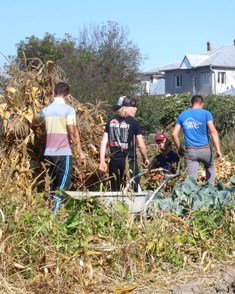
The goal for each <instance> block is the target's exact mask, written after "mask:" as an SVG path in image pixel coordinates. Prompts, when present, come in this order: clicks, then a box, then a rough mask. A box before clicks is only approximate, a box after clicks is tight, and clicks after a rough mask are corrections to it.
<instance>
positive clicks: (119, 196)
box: [65, 170, 179, 217]
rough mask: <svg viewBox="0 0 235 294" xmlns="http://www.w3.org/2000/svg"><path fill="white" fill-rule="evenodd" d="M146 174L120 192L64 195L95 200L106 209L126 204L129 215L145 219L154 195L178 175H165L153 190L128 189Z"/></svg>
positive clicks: (69, 192) (134, 178)
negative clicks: (140, 216)
mask: <svg viewBox="0 0 235 294" xmlns="http://www.w3.org/2000/svg"><path fill="white" fill-rule="evenodd" d="M147 172H149V170H144V171H143V172H141V173H139V174H138V175H136V176H134V177H133V178H132V179H131V180H130V182H129V183H128V184H127V186H126V187H125V188H124V189H123V190H122V191H118V192H116V191H113V192H108V191H65V194H66V195H68V196H70V197H72V198H73V199H77V200H82V199H88V198H95V199H96V200H98V202H99V203H101V204H102V205H104V206H106V207H110V206H111V205H113V204H115V203H120V202H122V203H126V204H127V205H128V211H129V213H143V215H144V217H146V215H147V211H148V208H149V206H150V205H151V202H152V201H153V199H154V197H155V196H156V194H157V193H158V192H159V191H160V190H161V188H162V187H163V186H164V185H165V184H166V183H167V182H168V181H171V180H172V179H173V178H175V177H178V176H179V173H177V174H170V175H167V176H166V177H165V178H164V180H163V181H162V182H161V184H160V185H159V186H158V187H157V188H156V189H155V190H147V191H139V192H133V191H130V190H129V189H130V187H131V186H132V184H133V183H134V182H135V180H136V179H137V178H138V177H140V176H142V175H144V174H146V173H147Z"/></svg>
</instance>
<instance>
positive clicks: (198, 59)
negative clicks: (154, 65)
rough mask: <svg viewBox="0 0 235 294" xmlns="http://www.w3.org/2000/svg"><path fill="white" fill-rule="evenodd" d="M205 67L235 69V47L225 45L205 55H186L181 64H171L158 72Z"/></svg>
mask: <svg viewBox="0 0 235 294" xmlns="http://www.w3.org/2000/svg"><path fill="white" fill-rule="evenodd" d="M204 66H214V67H226V68H235V45H224V46H222V47H220V48H218V49H213V50H210V51H208V52H206V53H205V54H197V55H193V54H186V55H185V57H184V59H183V61H182V62H181V63H171V64H168V65H166V66H164V67H161V68H158V70H160V71H168V70H169V71H170V70H174V69H188V68H197V67H204Z"/></svg>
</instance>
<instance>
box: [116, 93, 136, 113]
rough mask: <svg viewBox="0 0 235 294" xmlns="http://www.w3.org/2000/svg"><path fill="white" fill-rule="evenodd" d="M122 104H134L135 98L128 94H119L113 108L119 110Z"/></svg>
mask: <svg viewBox="0 0 235 294" xmlns="http://www.w3.org/2000/svg"><path fill="white" fill-rule="evenodd" d="M122 106H134V107H135V106H136V99H135V98H132V97H129V96H121V97H119V98H118V102H117V104H116V105H115V106H114V107H113V110H119V109H120V108H121V107H122Z"/></svg>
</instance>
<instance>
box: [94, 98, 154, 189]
mask: <svg viewBox="0 0 235 294" xmlns="http://www.w3.org/2000/svg"><path fill="white" fill-rule="evenodd" d="M113 109H114V110H115V111H117V114H116V115H115V116H114V117H113V118H112V119H110V120H109V121H108V122H107V124H106V127H105V130H104V135H103V138H102V141H101V145H100V165H99V169H100V170H101V171H102V172H106V171H107V169H108V166H107V163H106V161H105V154H106V149H107V146H109V149H110V162H109V175H110V177H111V189H112V191H120V190H121V187H122V186H123V184H125V183H124V180H125V179H126V176H127V175H126V162H128V165H129V166H128V172H129V173H130V176H131V177H133V176H135V175H138V173H139V168H138V162H137V154H136V145H137V146H138V148H139V151H140V153H141V155H142V158H143V162H144V164H146V165H148V164H149V160H148V157H147V149H146V145H145V143H144V138H143V131H142V127H141V125H140V123H139V122H138V121H137V120H135V119H134V117H135V115H136V111H137V107H136V99H135V98H133V97H130V96H121V97H120V98H119V99H118V102H117V105H116V106H114V108H113ZM138 184H139V179H136V180H135V184H134V187H133V188H134V191H138Z"/></svg>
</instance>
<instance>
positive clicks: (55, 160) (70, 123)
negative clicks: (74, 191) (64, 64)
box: [33, 82, 86, 191]
mask: <svg viewBox="0 0 235 294" xmlns="http://www.w3.org/2000/svg"><path fill="white" fill-rule="evenodd" d="M69 94H70V88H69V85H68V84H67V83H64V82H59V83H57V84H56V85H55V88H54V99H53V102H52V103H51V104H49V105H48V106H46V107H45V108H43V109H42V110H41V112H40V113H39V115H38V116H37V117H35V118H34V119H33V125H34V124H36V123H40V122H41V121H44V123H45V127H46V148H45V152H44V158H45V161H46V162H47V163H48V165H49V169H48V174H49V176H50V178H51V181H52V182H51V190H52V191H55V190H59V189H63V190H69V188H70V185H71V179H72V168H73V164H72V149H71V144H74V145H75V150H76V151H77V153H78V156H79V160H84V159H85V158H86V156H85V154H84V152H83V151H82V150H81V144H80V136H79V132H78V128H77V125H76V113H75V109H74V108H73V107H71V106H70V105H68V104H66V98H67V97H68V96H69Z"/></svg>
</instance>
